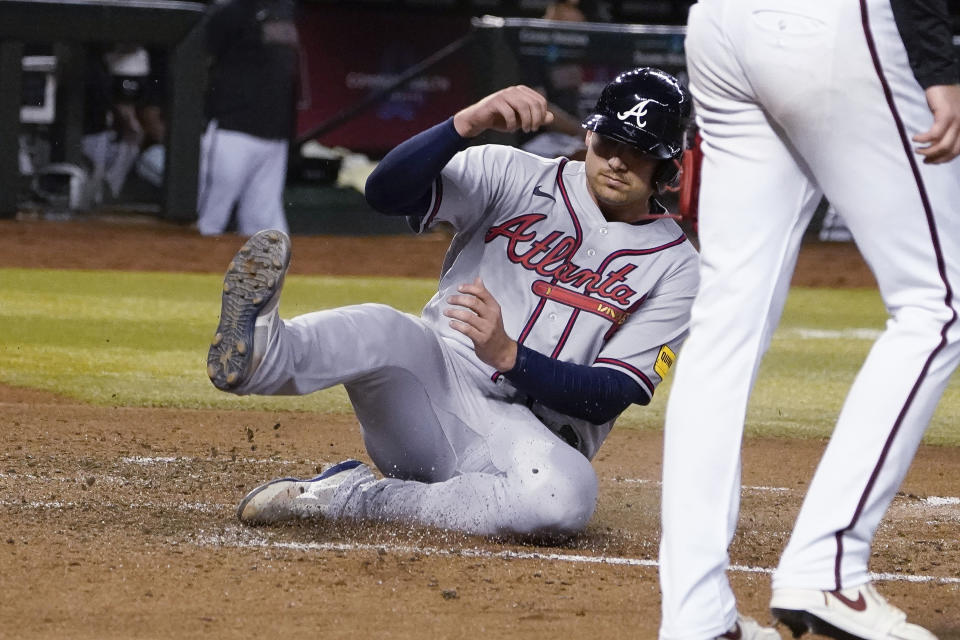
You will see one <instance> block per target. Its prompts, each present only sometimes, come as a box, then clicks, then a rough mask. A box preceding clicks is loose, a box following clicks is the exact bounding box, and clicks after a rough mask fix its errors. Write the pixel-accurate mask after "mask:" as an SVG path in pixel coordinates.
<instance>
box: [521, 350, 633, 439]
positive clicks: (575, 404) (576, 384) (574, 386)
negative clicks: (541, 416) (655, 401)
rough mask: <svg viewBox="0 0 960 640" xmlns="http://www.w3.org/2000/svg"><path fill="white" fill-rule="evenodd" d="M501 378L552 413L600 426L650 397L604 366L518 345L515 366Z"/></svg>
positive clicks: (631, 381) (628, 379)
mask: <svg viewBox="0 0 960 640" xmlns="http://www.w3.org/2000/svg"><path fill="white" fill-rule="evenodd" d="M503 375H504V376H505V377H506V378H507V380H509V381H510V382H512V383H513V385H514V386H515V387H517V389H519V390H520V391H523V392H524V393H526V394H528V395H529V396H530V397H532V398H534V399H535V400H537V401H538V402H541V403H542V404H544V405H546V406H547V407H549V408H551V409H553V410H554V411H559V412H560V413H564V414H566V415H568V416H573V417H574V418H580V419H583V420H588V421H590V422H592V423H593V424H603V423H605V422H609V421H610V420H613V419H614V418H616V417H617V416H618V415H620V413H621V412H622V411H623V410H624V409H626V408H627V407H628V406H630V405H631V404H647V403H648V402H650V396H648V395H647V393H646V391H644V389H643V387H641V386H640V385H639V384H637V382H636V381H635V380H634V379H633V378H631V377H630V376H628V375H627V374H625V373H622V372H620V371H616V370H614V369H610V368H607V367H590V366H587V365H582V364H574V363H571V362H561V361H560V360H555V359H553V358H550V357H548V356H545V355H543V354H542V353H539V352H537V351H534V350H533V349H530V348H528V347H525V346H523V345H522V344H521V345H517V363H516V364H515V365H514V367H513V369H511V370H510V371H505V372H503Z"/></svg>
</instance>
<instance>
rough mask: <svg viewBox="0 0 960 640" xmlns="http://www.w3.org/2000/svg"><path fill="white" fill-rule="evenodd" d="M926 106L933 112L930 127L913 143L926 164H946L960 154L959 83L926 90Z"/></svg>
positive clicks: (916, 136)
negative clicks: (916, 145)
mask: <svg viewBox="0 0 960 640" xmlns="http://www.w3.org/2000/svg"><path fill="white" fill-rule="evenodd" d="M926 94H927V104H928V105H929V106H930V111H932V112H933V126H932V127H930V130H929V131H927V132H926V133H921V134H918V135H915V136H913V141H914V142H916V143H918V144H921V145H924V146H922V147H917V153H919V154H920V155H922V156H923V161H924V163H926V164H940V163H942V162H949V161H951V160H953V159H954V158H956V157H957V156H958V155H960V84H940V85H934V86H932V87H928V88H927V91H926Z"/></svg>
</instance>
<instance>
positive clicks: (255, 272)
mask: <svg viewBox="0 0 960 640" xmlns="http://www.w3.org/2000/svg"><path fill="white" fill-rule="evenodd" d="M289 266H290V238H288V237H287V234H285V233H283V232H282V231H274V230H266V231H259V232H257V233H256V234H254V235H253V236H251V238H250V239H249V240H247V241H246V243H244V245H243V246H242V247H241V248H240V251H238V252H237V255H235V256H234V258H233V260H232V261H231V262H230V266H229V267H228V268H227V273H226V275H225V276H224V277H223V296H222V298H221V305H220V324H219V325H218V326H217V332H216V333H215V334H214V336H213V340H212V341H211V342H210V350H209V351H208V352H207V375H208V376H210V380H211V382H213V384H214V385H215V386H216V387H217V388H218V389H222V390H224V391H229V390H231V389H236V388H237V387H239V386H240V385H241V384H243V383H244V382H246V381H247V380H248V379H249V378H250V374H252V373H253V372H254V371H255V370H256V368H257V366H258V365H259V364H260V361H261V360H262V359H263V353H264V351H265V349H266V343H267V340H268V339H269V335H270V327H271V326H272V324H273V322H275V321H276V320H277V319H278V318H279V316H278V315H277V307H278V306H279V304H280V290H281V289H282V288H283V279H284V276H285V275H286V273H287V268H288V267H289Z"/></svg>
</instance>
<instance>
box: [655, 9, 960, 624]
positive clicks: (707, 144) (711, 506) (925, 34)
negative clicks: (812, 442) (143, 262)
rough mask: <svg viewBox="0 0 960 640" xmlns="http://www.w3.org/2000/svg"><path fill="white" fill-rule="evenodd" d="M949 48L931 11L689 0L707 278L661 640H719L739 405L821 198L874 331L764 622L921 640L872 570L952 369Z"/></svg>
mask: <svg viewBox="0 0 960 640" xmlns="http://www.w3.org/2000/svg"><path fill="white" fill-rule="evenodd" d="M950 40H951V30H950V23H949V18H948V13H947V3H946V0H930V1H928V2H923V3H921V2H906V1H902V2H901V1H900V0H861V1H860V2H836V1H835V0H803V1H802V2H783V0H755V1H754V2H740V1H738V0H701V2H699V3H697V4H696V5H694V6H693V8H692V9H691V11H690V16H689V22H688V30H687V39H686V52H687V64H688V68H689V72H690V85H691V91H692V93H693V96H694V101H695V104H696V112H697V120H698V124H699V125H700V131H701V134H702V136H703V153H704V159H703V171H702V184H701V187H700V203H699V204H700V220H699V238H700V248H701V278H702V283H701V288H700V291H699V293H698V294H697V298H696V301H695V302H694V305H693V311H692V316H691V329H690V338H689V339H688V340H687V342H686V344H685V346H684V351H683V354H682V358H681V359H680V362H679V364H678V369H677V372H676V378H675V379H674V384H673V387H672V389H671V393H670V400H669V404H668V409H667V416H666V427H665V449H664V465H663V473H664V481H663V503H662V504H663V533H662V540H661V569H660V577H661V583H662V587H663V589H662V591H663V618H662V626H661V632H660V635H661V638H663V640H668V639H669V640H672V639H679V638H683V639H692V640H703V639H704V638H715V637H717V636H719V635H720V634H724V633H727V632H728V630H731V629H734V632H736V629H735V628H734V625H735V624H736V616H737V611H736V602H735V599H734V594H733V591H732V590H731V588H730V584H729V582H728V580H727V577H726V572H725V569H726V567H727V565H728V562H729V557H728V551H727V548H728V545H729V544H730V541H731V540H732V538H733V535H734V531H735V529H736V525H737V513H738V509H739V502H738V500H739V496H740V446H741V438H742V431H743V424H744V417H745V414H746V408H747V401H748V397H749V394H750V390H751V387H752V385H753V381H754V377H755V376H756V373H757V368H758V366H759V363H760V360H761V357H762V355H763V353H764V352H765V350H766V349H767V346H768V345H769V342H770V337H771V334H772V333H773V331H774V329H775V328H776V326H777V323H778V321H779V318H780V314H781V311H782V309H783V304H784V301H785V299H786V297H787V291H788V288H789V284H790V278H791V274H792V272H793V269H794V265H795V263H796V258H797V252H798V250H799V247H800V242H801V238H802V236H803V233H804V230H805V228H806V226H807V224H808V223H809V221H810V218H811V216H812V215H813V213H814V210H815V208H816V206H817V203H818V202H819V201H820V198H821V196H822V195H824V194H825V195H826V197H827V198H828V200H829V201H830V203H831V204H832V205H834V206H835V207H836V208H837V210H838V211H839V212H840V213H841V214H842V215H843V217H844V219H845V220H846V221H847V224H848V225H849V228H850V231H851V232H852V234H853V237H854V239H855V240H856V242H857V245H858V247H859V248H860V251H861V252H862V254H863V256H864V258H865V259H866V261H867V263H868V264H869V266H870V268H871V269H872V271H873V273H874V275H875V276H876V279H877V283H878V284H879V287H880V294H881V296H882V298H883V301H884V304H885V305H886V308H887V310H888V312H889V314H890V317H889V319H888V321H887V323H886V328H885V330H884V332H883V334H882V335H881V336H880V338H879V339H878V340H877V341H876V343H875V344H874V345H873V347H872V349H871V350H870V353H869V355H868V356H867V359H866V361H865V362H864V364H863V367H862V368H861V370H860V372H859V374H858V375H857V377H856V380H855V381H854V383H853V386H852V388H851V389H850V391H849V393H848V396H847V399H846V401H845V403H844V406H843V409H842V411H841V412H840V415H839V418H838V420H837V424H836V426H835V428H834V431H833V435H832V437H831V439H830V443H829V445H828V447H827V449H826V451H825V452H824V455H823V458H822V460H821V462H820V465H819V467H818V468H817V471H816V473H815V474H814V477H813V480H812V482H811V483H810V487H809V489H808V491H807V495H806V498H805V500H804V503H803V506H802V508H801V510H800V514H799V517H798V518H797V521H796V524H795V526H794V528H793V532H792V534H791V537H790V540H789V543H788V544H787V546H786V548H785V549H784V551H783V555H782V557H781V559H780V564H779V566H778V567H777V570H776V572H775V573H774V575H773V597H772V600H771V609H772V611H773V614H774V616H775V617H776V618H778V619H779V620H780V621H782V622H784V623H785V624H786V625H787V626H788V627H789V628H790V629H791V630H792V631H794V632H795V633H796V634H800V633H803V632H805V631H807V630H813V631H815V632H818V633H821V634H823V635H826V636H829V637H832V638H867V639H871V640H873V639H884V640H886V639H900V640H929V639H931V638H933V637H934V636H933V635H932V634H931V633H929V632H928V631H926V630H924V629H923V628H921V627H920V626H918V625H915V624H911V623H908V622H906V616H905V615H904V614H903V613H902V612H901V611H899V610H898V609H896V608H895V607H894V606H893V605H891V604H889V603H887V602H886V601H885V600H884V599H883V598H882V597H881V596H880V595H879V594H878V592H877V591H876V590H875V589H874V588H873V586H872V585H871V582H870V573H869V570H868V561H869V559H870V550H871V544H872V541H873V537H874V534H875V532H876V529H877V526H878V525H879V523H880V520H881V518H882V517H883V514H884V513H885V512H886V510H887V507H888V506H889V504H890V502H891V500H892V499H893V497H894V495H895V493H896V491H897V489H898V488H899V486H900V484H901V482H902V481H903V478H904V476H905V475H906V473H907V469H908V468H909V466H910V463H911V461H912V460H913V457H914V454H915V453H916V450H917V447H918V445H919V443H920V440H921V438H922V436H923V433H924V431H925V429H926V427H927V424H928V422H929V420H930V417H931V415H932V414H933V411H934V409H935V407H936V405H937V402H938V401H939V399H940V396H941V394H942V392H943V390H944V387H945V386H946V384H947V382H948V380H949V378H950V376H951V374H952V373H953V371H954V370H955V368H956V366H957V362H958V360H960V341H958V339H960V322H958V320H957V312H958V307H960V304H958V302H957V298H956V295H957V293H958V287H960V211H958V204H960V161H958V160H957V159H956V157H957V154H958V153H960V85H958V79H960V73H958V66H957V60H956V58H955V55H954V51H953V48H952V46H951V42H950ZM785 455H786V454H785ZM727 637H741V636H740V635H736V633H734V634H733V635H728V636H727ZM743 637H745V638H768V637H769V638H778V637H779V635H778V634H777V632H776V631H774V630H772V629H767V630H763V631H761V632H757V633H756V634H752V635H750V634H746V633H744V634H743Z"/></svg>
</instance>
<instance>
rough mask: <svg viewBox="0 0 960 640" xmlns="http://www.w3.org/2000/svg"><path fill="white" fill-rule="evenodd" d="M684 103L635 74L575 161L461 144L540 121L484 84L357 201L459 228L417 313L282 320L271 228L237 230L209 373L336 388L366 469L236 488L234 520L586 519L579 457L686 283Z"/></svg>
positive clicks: (257, 386) (647, 361)
mask: <svg viewBox="0 0 960 640" xmlns="http://www.w3.org/2000/svg"><path fill="white" fill-rule="evenodd" d="M688 114H689V97H688V94H687V92H686V90H685V89H684V88H683V87H682V86H681V85H680V83H679V82H678V81H677V80H676V79H674V78H673V77H671V76H669V75H667V74H665V73H663V72H660V71H658V70H654V69H638V70H634V71H631V72H628V73H624V74H622V75H620V76H619V77H617V79H616V80H615V81H613V82H612V83H611V84H610V85H609V86H607V88H606V89H605V90H604V91H603V94H602V96H601V98H600V100H599V102H598V104H597V110H596V113H594V114H593V115H592V116H590V117H589V118H588V119H587V120H586V121H585V122H584V127H585V128H587V129H588V131H587V132H586V142H587V146H588V153H587V157H586V161H585V162H569V161H567V160H566V159H564V158H557V159H551V160H547V159H543V158H540V157H538V156H534V155H531V154H528V153H525V152H523V151H520V150H518V149H515V148H512V147H507V146H500V145H483V146H472V147H469V148H466V149H465V147H466V146H467V144H468V142H469V141H470V139H471V138H473V137H475V136H477V135H478V134H480V133H482V132H484V131H487V130H490V129H494V130H497V131H516V130H518V129H523V130H524V131H532V130H535V129H537V128H538V127H540V126H541V125H543V124H545V123H548V122H550V120H551V117H552V116H551V113H550V112H549V111H548V110H547V107H546V102H545V100H544V98H543V97H542V96H541V95H540V94H538V93H536V92H535V91H533V90H532V89H529V88H528V87H525V86H514V87H510V88H507V89H503V90H501V91H498V92H496V93H494V94H492V95H490V96H488V97H486V98H484V99H483V100H481V101H479V102H477V103H476V104H473V105H471V106H469V107H467V108H465V109H463V110H462V111H460V112H458V113H457V114H456V115H455V116H453V117H452V118H450V119H448V120H446V121H445V122H443V123H441V124H438V125H436V126H435V127H433V128H431V129H428V130H426V131H424V132H422V133H420V134H418V135H416V136H414V137H413V138H411V139H409V140H407V141H406V142H404V143H403V144H401V145H400V146H398V147H397V148H395V149H394V150H393V151H391V152H390V153H389V154H388V155H387V156H386V157H385V158H384V159H383V161H382V162H381V163H380V164H379V165H378V167H377V169H376V171H375V172H374V173H373V174H372V175H371V176H370V178H369V180H368V182H367V186H366V197H367V200H368V201H369V202H370V204H371V205H372V206H373V207H374V208H375V209H377V210H379V211H381V212H383V213H385V214H388V215H402V216H408V217H409V220H410V221H411V222H412V223H413V225H414V226H415V227H416V229H417V230H419V231H424V230H426V229H430V228H432V227H434V226H435V225H437V224H438V223H440V222H441V221H442V222H446V223H449V224H450V225H452V226H453V228H454V229H455V230H456V235H455V236H454V238H453V241H452V243H451V246H450V249H449V251H448V253H447V256H446V259H445V262H444V264H443V267H442V274H441V277H440V284H439V290H438V291H437V293H436V295H435V296H434V297H433V298H432V299H431V300H430V301H429V302H428V303H427V305H426V307H425V308H424V309H423V312H422V313H421V315H420V317H417V316H413V315H410V314H406V313H401V312H400V311H397V310H395V309H393V308H390V307H388V306H384V305H380V304H361V305H356V306H348V307H344V308H339V309H333V310H326V311H319V312H315V313H308V314H306V315H303V316H299V317H296V318H293V319H292V320H281V319H280V318H279V316H278V312H277V305H278V301H279V297H280V290H281V286H282V283H283V278H284V274H285V273H286V271H287V266H288V264H289V261H290V243H289V240H288V238H287V236H286V235H284V234H282V233H279V232H275V231H265V232H262V233H259V234H257V235H255V236H253V237H252V238H251V239H250V240H249V241H248V242H247V244H245V245H244V247H243V248H242V249H240V252H239V253H238V254H237V257H236V258H235V259H234V261H233V263H232V265H231V266H230V270H229V271H228V272H227V274H226V277H225V280H224V292H223V307H222V310H221V317H220V325H219V327H218V328H217V332H216V336H215V338H214V341H213V345H212V346H211V347H210V352H209V356H208V365H209V366H208V373H209V375H210V378H211V380H212V381H213V383H214V384H215V385H216V386H217V387H218V388H220V389H223V390H227V391H231V392H233V393H237V394H250V393H257V394H268V395H274V394H307V393H311V392H313V391H316V390H318V389H324V388H327V387H330V386H333V385H337V384H343V385H344V386H345V387H346V390H347V392H348V394H349V397H350V400H351V402H352V404H353V407H354V409H355V411H356V415H357V418H358V419H359V422H360V425H361V432H362V437H363V441H364V444H365V445H366V449H367V452H368V454H369V456H370V458H371V459H372V460H373V463H374V464H375V465H376V467H377V469H379V471H380V472H381V473H382V474H383V476H384V477H383V479H379V480H378V479H376V478H375V476H374V474H373V473H372V471H371V469H370V468H368V466H367V465H365V464H361V463H360V462H358V461H355V460H353V461H346V462H343V463H341V464H338V465H336V466H334V467H332V468H330V469H328V470H326V471H325V472H324V473H323V474H321V475H319V476H317V477H316V478H312V479H309V480H296V479H290V478H285V479H280V480H274V481H272V482H268V483H267V484H265V485H263V486H260V487H257V488H256V489H254V490H253V491H251V492H250V493H249V494H248V495H247V496H246V497H245V498H244V499H243V501H242V502H241V503H240V506H239V509H238V515H239V518H240V520H241V521H243V522H246V523H269V522H277V521H280V520H287V519H293V518H328V519H339V518H351V519H368V520H380V521H397V522H405V523H417V524H422V525H429V526H434V527H442V528H449V529H456V530H460V531H465V532H470V533H476V534H535V535H546V536H555V535H556V536H565V535H569V534H573V533H575V532H577V531H580V530H581V529H582V528H583V527H584V526H585V525H586V524H587V522H588V521H589V519H590V517H591V515H592V514H593V511H594V507H595V503H596V498H597V479H596V476H595V474H594V471H593V469H592V467H591V464H590V459H591V458H592V457H593V456H594V454H595V453H596V452H597V449H598V448H599V447H600V445H601V443H602V442H603V440H604V439H605V438H606V436H607V434H608V433H609V431H610V428H611V426H612V425H613V423H614V420H615V419H616V418H617V416H618V415H619V414H620V413H621V412H622V411H623V410H624V409H625V408H626V407H627V406H628V405H630V404H634V403H636V404H646V403H648V402H649V401H650V398H651V396H652V395H653V393H654V389H655V388H656V386H657V384H658V383H659V382H660V381H661V380H662V379H663V377H664V376H665V375H666V374H667V371H668V370H669V369H670V365H671V364H672V363H673V359H674V354H675V353H676V352H677V350H678V349H679V346H680V343H681V341H682V340H683V339H684V337H685V335H686V330H687V322H688V312H689V307H690V304H691V302H692V300H693V296H694V293H695V291H696V288H697V257H696V252H695V250H694V249H693V248H692V247H691V245H690V243H689V241H688V240H687V239H686V237H685V236H684V234H683V232H682V231H681V230H680V228H679V227H678V226H677V224H676V223H675V222H674V221H673V220H671V219H669V218H668V217H664V216H663V215H662V214H663V213H664V210H663V208H662V207H661V206H660V204H658V202H657V200H656V197H655V196H656V193H657V189H658V186H657V185H658V184H664V183H666V182H669V181H670V180H671V179H672V178H673V177H674V176H675V174H676V171H677V169H676V165H675V163H674V159H675V158H677V157H678V156H679V155H680V153H681V152H682V149H683V145H682V141H683V136H684V130H683V129H684V121H685V119H686V118H687V117H688Z"/></svg>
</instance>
